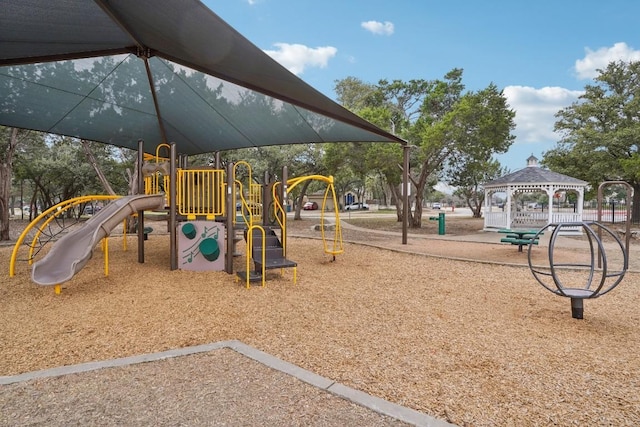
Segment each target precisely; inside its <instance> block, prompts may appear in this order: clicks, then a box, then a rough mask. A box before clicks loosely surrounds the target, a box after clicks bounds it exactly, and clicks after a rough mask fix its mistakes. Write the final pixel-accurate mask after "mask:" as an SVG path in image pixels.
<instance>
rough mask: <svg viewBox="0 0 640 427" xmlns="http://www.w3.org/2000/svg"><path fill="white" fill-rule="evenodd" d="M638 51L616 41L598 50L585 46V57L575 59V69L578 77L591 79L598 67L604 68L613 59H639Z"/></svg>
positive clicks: (595, 74)
mask: <svg viewBox="0 0 640 427" xmlns="http://www.w3.org/2000/svg"><path fill="white" fill-rule="evenodd" d="M639 60H640V51H638V50H634V49H633V48H631V47H630V46H628V45H627V44H626V43H623V42H620V43H616V44H614V45H613V46H611V47H601V48H599V49H598V50H591V49H590V48H588V47H587V48H585V57H584V58H583V59H578V60H577V61H576V65H575V70H576V75H577V76H578V78H579V79H583V80H584V79H593V78H594V77H596V76H597V75H598V74H599V73H598V69H600V70H604V69H605V68H607V65H608V64H609V63H610V62H613V61H625V62H629V61H639Z"/></svg>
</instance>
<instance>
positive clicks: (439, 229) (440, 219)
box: [429, 212, 444, 236]
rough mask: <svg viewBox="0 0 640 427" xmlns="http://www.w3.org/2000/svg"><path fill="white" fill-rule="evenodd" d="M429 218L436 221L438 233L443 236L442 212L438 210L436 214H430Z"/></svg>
mask: <svg viewBox="0 0 640 427" xmlns="http://www.w3.org/2000/svg"><path fill="white" fill-rule="evenodd" d="M429 219H430V220H432V221H438V234H439V235H440V236H444V212H440V213H439V214H438V216H437V217H436V216H430V217H429Z"/></svg>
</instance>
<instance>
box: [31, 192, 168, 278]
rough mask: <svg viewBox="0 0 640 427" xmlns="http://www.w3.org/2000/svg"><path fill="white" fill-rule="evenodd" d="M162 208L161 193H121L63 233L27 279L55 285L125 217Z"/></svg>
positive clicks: (86, 258) (70, 274)
mask: <svg viewBox="0 0 640 427" xmlns="http://www.w3.org/2000/svg"><path fill="white" fill-rule="evenodd" d="M163 207H164V194H153V195H150V196H147V195H134V196H124V197H121V198H119V199H116V200H114V201H112V202H111V203H109V204H108V205H107V206H105V207H104V208H102V209H101V210H100V211H99V212H98V213H97V214H95V215H93V216H92V217H91V218H89V219H88V220H87V221H86V222H85V223H84V224H83V225H82V226H81V227H80V228H78V229H76V230H74V231H72V232H71V233H69V234H66V235H64V236H63V237H62V238H61V239H60V240H58V241H57V242H55V244H54V245H53V246H52V247H51V250H50V251H49V252H48V253H47V254H46V255H45V256H44V257H43V258H42V259H41V260H38V261H36V262H35V263H34V264H33V269H32V270H31V279H32V280H33V281H34V282H35V283H37V284H38V285H44V286H46V285H59V284H61V283H63V282H66V281H67V280H70V279H71V278H72V277H73V276H74V275H75V274H76V273H77V272H78V271H80V270H82V268H83V267H84V266H85V265H86V264H87V262H88V261H89V260H90V259H91V255H92V254H93V249H94V248H95V246H96V245H97V244H98V242H100V240H102V239H103V238H104V237H107V236H108V235H109V234H110V233H111V230H113V229H114V228H115V227H116V226H117V225H118V224H120V223H121V222H122V221H123V220H124V219H125V218H126V217H127V216H129V215H131V214H134V213H136V212H138V211H143V210H147V209H161V208H163Z"/></svg>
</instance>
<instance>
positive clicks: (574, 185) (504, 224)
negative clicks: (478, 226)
mask: <svg viewBox="0 0 640 427" xmlns="http://www.w3.org/2000/svg"><path fill="white" fill-rule="evenodd" d="M586 186H587V182H586V181H582V180H580V179H577V178H573V177H570V176H567V175H563V174H561V173H557V172H553V171H550V170H548V169H543V168H541V167H540V166H539V165H538V159H537V158H536V157H535V156H533V155H531V156H530V157H529V158H528V159H527V167H525V168H523V169H520V170H518V171H516V172H513V173H510V174H507V175H505V176H502V177H500V178H498V179H496V180H493V181H491V182H488V183H486V184H485V185H484V195H485V199H484V229H485V230H486V231H497V230H499V229H501V228H541V227H544V226H545V225H547V224H550V223H556V222H579V221H582V205H583V201H584V189H585V187H586ZM538 192H541V193H544V194H545V197H546V203H541V204H538V203H537V202H530V203H525V201H524V200H525V198H526V197H523V196H524V195H525V194H531V193H538ZM500 193H503V194H504V203H502V205H501V206H499V205H496V204H495V203H494V200H495V199H496V197H495V196H496V195H497V194H500ZM571 193H574V194H575V195H577V197H576V198H575V203H574V204H569V203H568V202H567V201H568V200H569V198H568V197H567V195H568V194H571ZM563 231H565V233H564V234H570V233H571V232H572V229H567V230H565V229H563ZM575 232H576V233H579V232H580V230H579V229H577V228H576V230H575Z"/></svg>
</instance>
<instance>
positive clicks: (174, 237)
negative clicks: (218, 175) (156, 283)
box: [169, 142, 178, 271]
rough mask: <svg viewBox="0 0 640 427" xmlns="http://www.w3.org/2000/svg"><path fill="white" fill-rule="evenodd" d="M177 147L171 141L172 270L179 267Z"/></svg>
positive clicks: (170, 219) (170, 230) (170, 228)
mask: <svg viewBox="0 0 640 427" xmlns="http://www.w3.org/2000/svg"><path fill="white" fill-rule="evenodd" d="M177 160H178V155H177V148H176V143H175V142H172V143H171V158H170V159H169V176H170V177H171V178H170V179H169V200H170V201H169V238H170V239H171V240H170V242H169V253H170V257H171V260H170V262H171V270H172V271H173V270H177V269H178V244H177V242H178V231H177V214H176V212H177V208H178V205H177V203H176V197H177V195H178V191H177V188H178V185H177V184H178V182H177V180H178V168H177V164H176V163H177Z"/></svg>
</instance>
